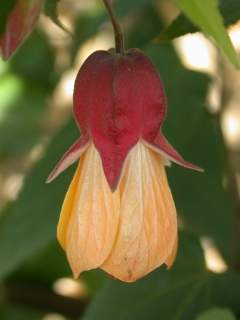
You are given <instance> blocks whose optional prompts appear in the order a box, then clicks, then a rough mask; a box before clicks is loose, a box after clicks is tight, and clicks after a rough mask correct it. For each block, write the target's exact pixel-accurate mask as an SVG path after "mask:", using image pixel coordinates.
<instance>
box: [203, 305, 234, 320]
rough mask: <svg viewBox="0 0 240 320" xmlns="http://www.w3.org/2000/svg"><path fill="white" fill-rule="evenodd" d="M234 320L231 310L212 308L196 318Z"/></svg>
mask: <svg viewBox="0 0 240 320" xmlns="http://www.w3.org/2000/svg"><path fill="white" fill-rule="evenodd" d="M216 319H217V320H236V318H235V316H234V315H233V313H232V311H231V310H227V309H220V308H213V309H211V310H208V311H206V312H204V313H203V314H201V315H200V316H199V317H197V320H216Z"/></svg>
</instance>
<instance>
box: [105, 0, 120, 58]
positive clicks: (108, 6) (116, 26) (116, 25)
mask: <svg viewBox="0 0 240 320" xmlns="http://www.w3.org/2000/svg"><path fill="white" fill-rule="evenodd" d="M103 3H104V5H105V7H106V9H107V12H108V15H109V17H110V20H111V23H112V26H113V31H114V34H115V48H116V52H117V53H120V54H122V55H124V39H123V32H122V28H121V26H120V24H119V22H118V19H117V17H116V15H115V14H114V12H113V8H112V5H111V4H110V2H109V0H103Z"/></svg>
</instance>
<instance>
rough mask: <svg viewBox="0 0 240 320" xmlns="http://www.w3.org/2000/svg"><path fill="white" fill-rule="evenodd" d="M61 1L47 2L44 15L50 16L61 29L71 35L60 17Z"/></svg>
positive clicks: (48, 0) (51, 0) (50, 0)
mask: <svg viewBox="0 0 240 320" xmlns="http://www.w3.org/2000/svg"><path fill="white" fill-rule="evenodd" d="M59 1H60V0H47V1H45V7H44V13H45V14H46V16H48V17H49V18H50V19H51V20H52V21H53V22H54V23H55V24H56V25H57V26H58V27H59V28H61V29H62V30H63V31H65V32H67V33H69V30H67V29H66V27H65V26H64V25H63V24H62V22H61V21H60V19H59V16H58V4H59Z"/></svg>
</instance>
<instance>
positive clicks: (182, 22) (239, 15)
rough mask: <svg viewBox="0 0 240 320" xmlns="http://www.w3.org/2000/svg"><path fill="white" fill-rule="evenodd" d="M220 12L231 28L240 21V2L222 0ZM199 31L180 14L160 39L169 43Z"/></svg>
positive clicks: (236, 0)
mask: <svg viewBox="0 0 240 320" xmlns="http://www.w3.org/2000/svg"><path fill="white" fill-rule="evenodd" d="M219 10H220V12H221V15H222V17H223V19H224V24H225V26H230V25H231V24H233V23H235V22H237V21H238V20H239V19H240V2H239V1H238V0H221V1H220V6H219ZM197 31H199V28H197V27H196V26H195V25H194V24H193V23H192V22H191V21H190V20H189V19H188V18H187V17H186V16H185V15H184V14H179V16H178V17H177V18H176V19H175V20H174V21H173V22H172V23H171V24H170V25H169V26H168V27H167V29H165V30H163V31H162V32H161V34H160V35H159V37H158V39H159V40H160V41H168V40H172V39H174V38H177V37H180V36H183V35H185V34H187V33H193V32H197Z"/></svg>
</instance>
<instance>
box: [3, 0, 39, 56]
mask: <svg viewBox="0 0 240 320" xmlns="http://www.w3.org/2000/svg"><path fill="white" fill-rule="evenodd" d="M43 3H44V0H16V2H14V6H13V7H12V8H11V7H10V8H9V9H11V10H10V13H9V16H8V17H7V21H6V26H5V30H4V32H3V34H0V51H1V53H2V56H3V58H4V59H9V58H10V57H11V56H12V54H13V53H14V52H15V51H16V49H17V48H18V47H19V46H20V45H21V44H22V42H23V41H24V39H25V38H26V37H27V36H28V35H29V33H30V32H32V30H33V28H34V27H35V24H36V23H37V20H38V18H39V15H40V13H41V9H42V6H43ZM10 5H11V4H10V3H9V4H8V6H10Z"/></svg>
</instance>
